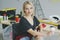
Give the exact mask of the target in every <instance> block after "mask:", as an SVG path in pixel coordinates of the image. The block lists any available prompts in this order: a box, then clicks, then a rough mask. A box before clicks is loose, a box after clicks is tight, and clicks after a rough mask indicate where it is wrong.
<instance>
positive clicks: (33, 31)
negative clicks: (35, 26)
mask: <svg viewBox="0 0 60 40" xmlns="http://www.w3.org/2000/svg"><path fill="white" fill-rule="evenodd" d="M27 32H28V33H30V34H31V35H33V36H34V37H36V36H42V34H41V33H40V32H38V31H35V30H32V29H29V30H27Z"/></svg>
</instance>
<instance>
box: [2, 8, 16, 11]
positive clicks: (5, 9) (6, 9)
mask: <svg viewBox="0 0 60 40" xmlns="http://www.w3.org/2000/svg"><path fill="white" fill-rule="evenodd" d="M8 10H16V8H4V9H2V11H8Z"/></svg>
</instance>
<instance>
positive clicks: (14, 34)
mask: <svg viewBox="0 0 60 40" xmlns="http://www.w3.org/2000/svg"><path fill="white" fill-rule="evenodd" d="M18 25H19V24H18V23H15V24H12V31H13V40H15V38H16V36H18V35H19V29H18Z"/></svg>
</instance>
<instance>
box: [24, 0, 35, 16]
mask: <svg viewBox="0 0 60 40" xmlns="http://www.w3.org/2000/svg"><path fill="white" fill-rule="evenodd" d="M27 4H29V5H32V6H33V4H32V3H31V2H29V1H25V2H24V3H23V13H25V11H24V10H25V5H27ZM33 8H34V6H33ZM32 16H34V12H33V14H32Z"/></svg>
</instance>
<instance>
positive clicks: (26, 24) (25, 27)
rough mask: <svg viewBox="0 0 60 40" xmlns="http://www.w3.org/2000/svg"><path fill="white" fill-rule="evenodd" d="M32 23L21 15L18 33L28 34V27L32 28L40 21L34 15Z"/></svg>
mask: <svg viewBox="0 0 60 40" xmlns="http://www.w3.org/2000/svg"><path fill="white" fill-rule="evenodd" d="M33 23H34V24H33V25H31V24H30V23H29V22H28V21H27V19H26V18H24V17H21V19H20V23H19V27H18V29H19V34H20V35H28V34H29V33H28V32H27V30H29V29H30V28H32V29H33V30H34V29H35V28H36V26H38V25H39V24H40V22H39V21H38V20H37V18H36V17H35V16H34V18H33Z"/></svg>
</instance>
